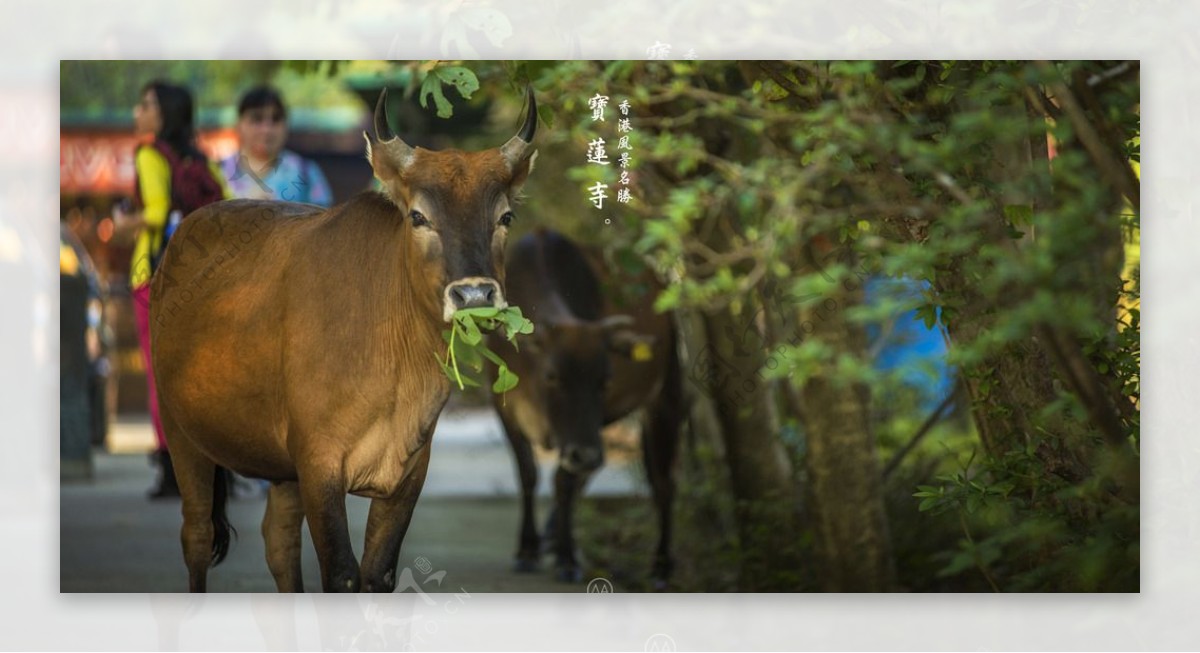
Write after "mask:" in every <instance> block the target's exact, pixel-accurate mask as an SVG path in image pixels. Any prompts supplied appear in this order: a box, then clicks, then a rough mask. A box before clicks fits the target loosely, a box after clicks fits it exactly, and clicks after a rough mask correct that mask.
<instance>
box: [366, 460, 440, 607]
mask: <svg viewBox="0 0 1200 653" xmlns="http://www.w3.org/2000/svg"><path fill="white" fill-rule="evenodd" d="M430 449H431V447H430V445H429V444H428V443H427V444H426V445H425V446H424V447H422V448H421V450H420V451H418V452H417V453H416V454H415V455H414V456H413V457H412V458H411V459H410V460H409V464H410V465H411V466H412V468H411V470H410V471H409V472H408V478H406V479H404V481H403V482H402V483H401V484H400V488H399V489H398V490H397V491H396V494H394V495H393V496H391V497H388V498H386V499H372V500H371V512H370V513H369V514H368V515H367V539H366V542H365V543H364V544H363V564H362V581H363V584H362V589H363V591H364V592H391V591H393V590H395V589H396V564H397V561H398V560H399V559H400V546H401V545H402V544H403V543H404V535H405V534H406V533H407V532H408V525H409V523H411V522H412V515H413V509H414V508H416V506H417V498H418V497H419V496H420V494H421V488H422V487H423V486H424V485H425V473H426V471H428V469H429V450H430Z"/></svg>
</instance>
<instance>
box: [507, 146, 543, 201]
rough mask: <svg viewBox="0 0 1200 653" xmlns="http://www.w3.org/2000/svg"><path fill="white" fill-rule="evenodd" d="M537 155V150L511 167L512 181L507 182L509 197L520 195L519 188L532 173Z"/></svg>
mask: <svg viewBox="0 0 1200 653" xmlns="http://www.w3.org/2000/svg"><path fill="white" fill-rule="evenodd" d="M537 155H538V153H537V150H534V151H532V152H530V153H529V156H526V157H524V158H522V159H521V160H520V161H518V162H517V164H516V165H515V166H513V173H512V181H511V182H509V195H510V196H512V197H516V196H517V195H519V194H520V193H521V187H522V186H524V185H525V182H526V181H527V180H528V179H529V173H531V172H533V163H534V161H536V160H537Z"/></svg>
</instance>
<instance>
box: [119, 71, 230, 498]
mask: <svg viewBox="0 0 1200 653" xmlns="http://www.w3.org/2000/svg"><path fill="white" fill-rule="evenodd" d="M193 107H194V105H193V103H192V95H191V93H189V92H188V91H187V89H185V88H183V87H180V86H176V85H174V84H168V83H165V82H150V83H149V84H147V85H146V86H145V87H144V88H143V89H142V97H141V100H140V101H139V102H138V104H137V105H136V106H134V108H133V122H134V128H135V130H136V132H137V133H138V134H147V135H148V134H153V135H154V144H153V145H151V146H147V145H143V146H141V147H139V148H138V150H137V155H136V156H135V158H134V167H135V170H136V172H137V189H136V191H137V194H136V198H135V200H134V206H135V207H136V208H135V209H134V210H133V211H126V210H122V209H117V210H115V211H114V219H115V221H116V222H117V224H118V225H120V226H121V229H122V230H127V231H131V230H133V229H138V236H137V240H136V242H135V244H134V248H133V261H132V264H131V269H130V271H129V285H130V287H131V288H132V296H133V309H134V313H135V314H136V316H137V332H138V343H139V345H140V347H141V350H142V359H143V360H144V361H145V366H146V382H147V384H148V389H149V404H150V406H149V408H150V419H151V422H153V424H154V433H155V436H156V438H157V441H158V449H157V451H155V454H154V455H155V458H156V460H157V461H158V463H159V465H160V466H161V474H160V475H159V481H158V484H157V486H156V487H154V488H152V489H151V491H150V496H151V498H162V497H171V496H179V487H178V486H177V485H176V484H175V474H174V470H173V468H172V466H171V457H170V454H169V453H168V452H167V442H166V440H165V439H164V438H163V429H162V420H161V419H160V417H159V412H158V392H157V389H156V387H155V385H154V370H153V368H152V367H151V363H150V275H151V274H152V273H153V270H152V267H153V264H154V263H155V262H156V261H157V259H158V257H159V256H160V254H161V251H162V248H163V240H164V238H163V234H164V232H165V230H166V229H167V228H168V225H169V224H170V222H169V221H170V220H172V217H173V214H174V215H176V216H177V215H178V214H179V213H182V212H183V211H182V210H181V208H182V207H179V206H175V204H177V203H179V202H180V198H181V197H182V196H186V195H188V193H187V191H188V190H189V189H178V188H177V189H172V188H171V178H172V166H173V165H180V162H181V161H183V160H186V159H189V158H190V159H192V160H197V161H204V162H206V163H207V164H208V167H209V169H210V172H211V175H212V179H213V180H214V181H213V182H212V183H215V184H216V186H215V188H217V189H218V190H217V194H218V196H219V197H220V198H231V197H232V194H231V193H230V192H229V188H228V187H227V186H226V185H225V182H224V177H223V176H222V175H221V173H220V170H219V169H218V168H217V166H216V165H215V163H213V162H212V161H208V160H207V157H205V156H204V154H203V153H202V152H200V150H199V149H197V147H196V130H195V126H194V124H195V121H194V115H195V111H194V108H193ZM173 191H174V192H173ZM193 195H194V193H193ZM214 199H215V198H214Z"/></svg>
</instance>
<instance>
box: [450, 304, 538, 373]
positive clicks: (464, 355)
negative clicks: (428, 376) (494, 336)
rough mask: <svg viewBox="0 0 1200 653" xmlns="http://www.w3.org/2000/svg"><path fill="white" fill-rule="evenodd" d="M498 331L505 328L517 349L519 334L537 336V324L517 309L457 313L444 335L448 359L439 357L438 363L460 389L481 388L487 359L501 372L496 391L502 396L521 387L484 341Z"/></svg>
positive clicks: (506, 336)
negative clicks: (535, 333)
mask: <svg viewBox="0 0 1200 653" xmlns="http://www.w3.org/2000/svg"><path fill="white" fill-rule="evenodd" d="M496 329H503V333H504V337H505V338H506V339H508V341H509V342H511V343H513V346H514V347H516V346H517V336H518V335H528V334H531V333H533V322H530V321H529V320H528V319H526V318H525V316H524V315H522V314H521V309H520V308H518V307H516V306H508V307H505V308H494V307H486V308H464V309H460V310H458V311H455V313H454V317H453V318H452V319H451V322H450V328H449V329H447V330H445V331H443V332H442V339H443V340H445V341H446V358H445V359H444V360H443V359H442V357H441V356H438V363H440V364H441V366H442V371H443V372H445V373H446V376H447V377H448V378H449V379H450V380H451V381H453V382H455V383H456V384H457V385H458V388H459V390H462V389H464V388H466V387H468V386H469V387H479V386H480V385H481V381H480V379H481V375H482V373H483V362H484V360H487V361H489V362H491V363H492V364H493V365H495V366H496V369H497V373H496V381H495V383H493V384H492V392H495V393H497V394H502V393H505V392H508V391H509V390H512V389H513V388H515V387H517V382H518V381H520V379H519V378H518V377H517V375H516V374H515V373H514V372H513V371H512V370H510V369H508V365H507V364H505V362H504V359H502V358H500V357H499V356H497V355H496V353H495V352H493V351H492V350H491V349H488V346H487V343H486V342H485V340H484V337H483V336H484V332H485V331H495V330H496Z"/></svg>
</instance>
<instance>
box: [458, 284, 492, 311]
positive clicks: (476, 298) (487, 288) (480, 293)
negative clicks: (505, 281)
mask: <svg viewBox="0 0 1200 653" xmlns="http://www.w3.org/2000/svg"><path fill="white" fill-rule="evenodd" d="M495 297H496V284H494V283H491V282H484V283H472V284H462V285H458V286H454V287H453V288H451V289H450V299H451V301H453V302H454V307H455V308H480V307H484V306H491V305H492V303H493V302H494V301H495Z"/></svg>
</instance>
